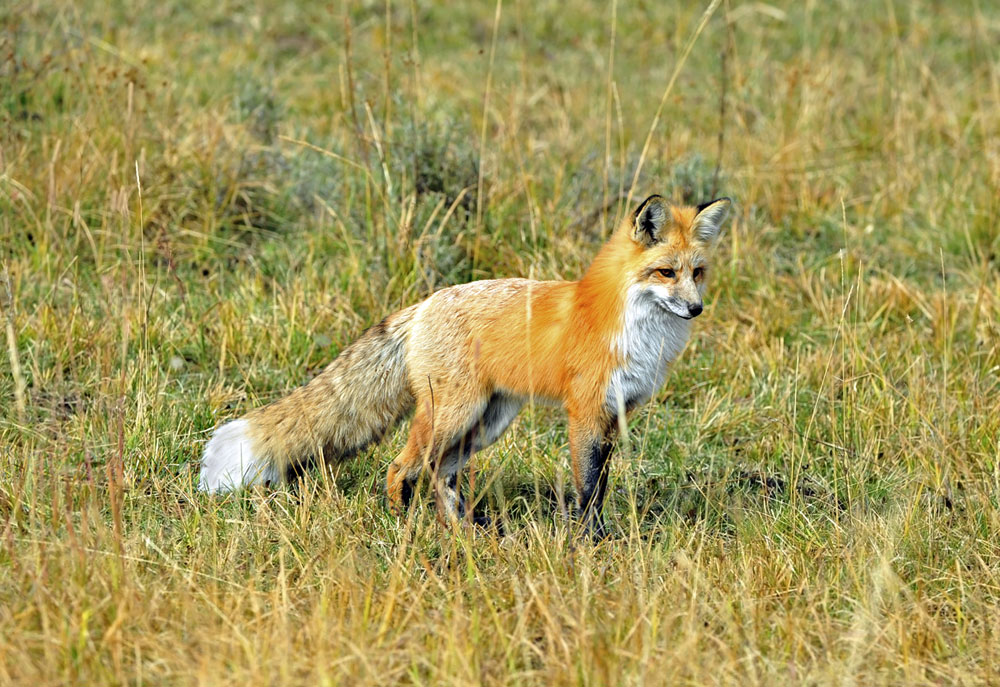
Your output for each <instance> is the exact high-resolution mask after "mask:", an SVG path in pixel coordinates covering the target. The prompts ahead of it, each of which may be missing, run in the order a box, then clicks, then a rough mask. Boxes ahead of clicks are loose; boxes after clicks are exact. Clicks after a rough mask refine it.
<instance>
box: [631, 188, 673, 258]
mask: <svg viewBox="0 0 1000 687" xmlns="http://www.w3.org/2000/svg"><path fill="white" fill-rule="evenodd" d="M666 223H667V202H666V201H665V200H663V197H662V196H650V197H649V198H647V199H646V200H644V201H642V203H641V204H640V205H639V207H637V208H636V209H635V212H633V213H632V240H634V241H635V242H636V243H638V244H639V245H640V246H644V247H646V248H649V247H650V246H652V245H653V244H655V243H659V241H660V237H661V236H662V233H663V225H665V224H666Z"/></svg>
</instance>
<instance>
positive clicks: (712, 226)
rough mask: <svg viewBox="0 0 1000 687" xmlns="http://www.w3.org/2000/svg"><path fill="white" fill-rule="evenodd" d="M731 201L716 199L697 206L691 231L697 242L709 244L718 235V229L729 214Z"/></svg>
mask: <svg viewBox="0 0 1000 687" xmlns="http://www.w3.org/2000/svg"><path fill="white" fill-rule="evenodd" d="M732 204H733V201H731V200H730V199H729V198H716V199H715V200H712V201H709V202H707V203H702V204H701V205H699V206H698V214H697V215H695V216H694V222H693V223H692V224H691V230H692V231H693V232H694V235H695V236H697V237H698V239H699V240H701V241H704V242H705V243H711V242H712V241H714V240H715V237H716V236H718V235H719V229H720V228H721V227H722V223H723V222H724V221H725V220H726V216H727V215H728V214H729V208H730V207H731V206H732Z"/></svg>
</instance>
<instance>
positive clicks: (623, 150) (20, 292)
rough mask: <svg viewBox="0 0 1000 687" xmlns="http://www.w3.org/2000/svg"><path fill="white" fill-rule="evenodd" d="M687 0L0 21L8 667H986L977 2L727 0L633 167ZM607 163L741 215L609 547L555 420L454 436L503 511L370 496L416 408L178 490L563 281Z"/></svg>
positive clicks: (992, 321) (468, 680) (989, 514)
mask: <svg viewBox="0 0 1000 687" xmlns="http://www.w3.org/2000/svg"><path fill="white" fill-rule="evenodd" d="M425 4H426V3H425ZM703 9H704V8H703V7H700V8H699V7H686V8H685V7H684V4H683V3H677V6H670V4H668V3H642V4H638V5H635V4H632V3H628V4H625V3H621V4H618V5H614V6H613V5H605V4H603V3H586V2H584V1H583V0H572V2H569V3H555V2H539V3H529V2H523V1H520V0H519V1H516V2H507V3H504V4H503V5H502V7H500V6H490V5H484V4H477V3H467V4H463V5H461V6H452V5H451V4H449V5H444V4H433V5H432V6H428V7H419V6H418V5H417V4H416V3H401V4H371V3H356V4H351V5H348V6H341V5H337V4H325V3H306V2H286V3H241V2H225V3H221V4H217V5H216V4H212V3H199V2H181V1H180V0H167V1H166V2H159V3H147V2H136V3H125V4H120V3H99V2H90V1H87V2H81V3H75V4H74V3H45V2H36V1H34V0H14V2H13V5H5V6H4V7H3V8H2V9H0V260H2V268H3V274H2V275H0V277H2V279H0V281H2V283H0V306H2V323H3V327H4V329H5V332H6V333H5V335H4V336H5V342H6V343H7V345H6V346H4V351H5V354H4V355H2V356H0V682H2V683H6V684H36V685H48V684H130V685H139V684H217V683H218V684H309V685H312V684H318V683H319V684H339V683H343V684H379V685H382V684H394V683H406V684H409V683H414V684H427V685H437V684H476V683H486V684H549V685H562V684H594V685H599V684H710V683H711V684H715V683H724V684H762V685H773V684H796V685H798V684H906V685H913V684H933V685H939V684H985V683H992V682H996V681H997V680H998V679H1000V678H998V677H997V672H998V666H1000V650H998V648H997V647H1000V573H998V571H1000V545H998V541H1000V444H998V436H1000V231H998V229H1000V227H998V219H997V218H998V216H1000V62H998V60H1000V53H998V51H997V47H996V46H997V45H998V44H1000V12H998V11H997V8H996V6H995V4H994V3H989V2H978V3H977V2H971V3H952V4H941V3H929V2H915V3H901V2H900V3H894V2H892V1H891V0H890V1H888V2H886V3H875V4H866V3H846V2H841V3H787V4H782V5H777V6H776V5H766V4H761V3H739V2H735V1H733V0H729V1H727V2H723V3H721V5H720V6H719V7H718V8H717V9H716V10H715V12H714V13H713V15H712V17H711V19H710V20H709V22H708V23H707V24H706V26H705V28H704V30H703V31H702V32H701V33H700V35H698V36H697V41H696V42H695V43H694V47H693V50H692V51H691V53H690V56H689V58H688V59H687V61H686V62H685V63H684V64H683V65H682V68H681V69H680V71H679V75H678V78H677V81H676V83H675V85H674V87H673V89H672V90H671V91H670V93H669V94H668V96H667V98H666V100H665V102H664V108H663V111H662V115H661V118H660V120H659V123H658V124H657V126H656V128H655V129H654V130H653V131H652V135H651V138H650V143H651V145H650V147H649V149H648V152H647V154H646V155H645V156H643V155H642V152H641V151H642V149H643V145H644V142H645V141H646V137H647V134H649V132H650V127H651V124H652V123H653V121H654V115H655V113H656V111H657V106H658V105H659V103H660V100H661V96H663V93H664V89H665V87H666V86H667V83H668V82H669V80H670V78H671V75H672V74H673V73H674V70H675V69H676V68H677V67H678V64H679V58H680V57H681V56H682V54H683V51H684V47H685V46H686V45H687V44H688V41H689V40H690V39H691V37H692V36H693V35H694V34H695V33H696V30H697V28H698V24H699V20H700V18H701V16H702V11H703ZM497 18H498V19H499V23H498V24H497V23H495V22H496V19H497ZM494 37H495V38H494ZM723 56H724V57H723ZM720 135H721V139H720ZM307 144H308V145H307ZM638 167H641V169H640V171H639V174H638V175H637V183H636V185H635V188H634V189H631V184H632V181H633V178H635V177H636V169H637V168H638ZM630 189H631V190H633V191H634V195H635V196H638V197H639V198H641V197H644V196H645V195H646V194H649V193H653V192H659V193H664V194H666V195H668V196H671V197H673V198H674V199H676V200H684V201H691V200H694V201H702V200H706V199H707V196H709V195H711V194H712V193H713V192H715V193H716V194H717V195H729V196H731V197H733V198H734V199H736V202H737V207H736V211H735V217H734V219H733V221H731V222H730V223H729V224H728V226H727V228H726V230H725V232H724V235H723V238H722V240H721V242H720V245H719V248H718V251H717V254H716V257H715V265H714V271H713V273H714V276H713V281H712V284H711V285H710V293H709V296H708V299H707V309H706V313H705V315H704V316H703V317H701V318H699V320H698V321H697V323H696V326H695V334H694V336H693V338H692V341H691V344H690V345H689V346H688V348H687V350H686V351H685V353H684V354H683V356H682V357H681V358H680V359H679V360H678V362H677V363H676V365H675V366H674V368H673V370H672V371H671V373H670V375H669V377H668V381H667V384H666V387H665V388H664V390H663V391H662V393H660V394H659V395H658V396H657V397H656V398H655V399H654V400H653V401H652V402H651V403H650V404H649V405H648V406H647V407H645V408H642V409H641V410H639V411H638V412H637V413H636V414H635V417H634V420H633V422H632V423H631V427H630V433H629V437H628V441H627V442H626V444H627V445H626V446H625V447H623V449H622V450H621V451H619V452H618V454H617V456H618V457H617V458H616V459H615V460H614V467H613V479H612V490H611V495H610V498H609V502H608V504H607V508H606V514H607V516H608V519H609V521H610V522H611V523H613V524H614V530H615V532H616V534H615V536H614V537H612V538H611V539H609V540H607V541H604V542H602V543H600V544H598V545H596V546H595V545H591V544H589V543H588V542H585V541H580V540H577V539H576V538H574V537H573V536H572V534H571V532H570V529H571V523H570V522H568V521H567V519H566V510H567V507H568V506H567V504H569V503H572V492H571V487H570V483H571V480H570V479H569V473H568V448H567V445H566V444H567V441H566V431H565V426H564V424H563V421H562V416H561V413H560V412H558V411H556V410H554V409H550V408H538V409H535V410H533V411H530V412H526V413H524V414H523V415H522V416H521V418H520V419H519V421H518V422H517V423H516V424H515V426H514V428H513V429H512V430H511V431H510V432H508V434H507V435H505V436H504V438H503V439H502V440H501V441H500V442H498V443H497V445H496V446H495V447H493V448H491V449H489V450H488V451H485V452H483V453H482V454H481V455H480V456H478V457H477V459H476V461H475V463H474V471H475V482H476V484H475V488H476V493H477V495H478V496H481V497H482V499H483V503H484V504H485V507H486V508H487V509H488V510H490V511H491V512H492V513H494V514H497V515H499V516H500V517H501V519H502V520H503V521H504V525H505V528H506V531H507V536H506V537H504V538H503V539H494V538H491V537H488V536H472V535H471V534H470V533H468V532H452V531H446V530H442V529H440V528H439V527H438V525H437V524H436V522H435V519H434V515H433V508H431V507H430V506H429V504H424V505H423V506H422V507H420V508H417V509H416V510H414V511H413V513H412V515H411V516H410V517H409V518H408V519H406V520H399V519H397V518H395V517H393V516H392V515H390V514H389V513H388V511H387V509H386V505H385V500H384V495H383V484H382V482H383V476H384V471H385V468H386V467H387V465H388V462H389V461H390V460H391V459H392V457H393V456H394V454H395V452H396V451H398V450H399V448H400V446H401V443H402V441H403V437H404V436H405V434H404V433H403V430H401V431H400V432H397V433H396V434H394V435H393V436H392V437H391V438H390V439H389V440H388V441H386V442H385V443H384V444H383V445H382V446H380V447H378V448H376V449H374V450H372V451H370V452H367V453H366V454H364V455H362V456H360V457H358V458H356V459H355V460H353V461H352V462H350V463H346V464H344V465H342V466H340V467H339V468H338V469H336V470H335V471H333V473H332V474H324V473H320V472H318V471H317V472H313V473H310V474H309V475H308V476H307V478H306V480H305V481H304V482H303V483H302V484H301V486H300V488H299V489H298V490H294V489H287V488H281V489H277V490H272V491H269V492H253V493H248V494H242V495H238V496H235V497H230V498H226V499H219V498H210V497H207V496H205V495H203V494H200V493H198V492H197V491H195V488H194V486H195V483H196V478H197V471H198V460H199V457H200V451H201V446H202V443H203V441H204V440H205V439H206V438H207V437H208V434H209V432H210V431H211V429H212V428H213V427H214V426H215V425H216V423H218V422H220V421H222V420H225V419H228V418H231V417H235V416H238V415H239V414H241V413H242V412H244V411H246V410H248V409H250V408H252V407H255V406H257V405H259V404H261V403H264V402H266V401H269V400H272V399H274V398H277V397H279V396H281V395H282V394H284V393H286V392H287V391H288V390H290V389H291V388H294V387H295V386H297V385H299V384H301V383H303V382H305V381H306V380H308V379H309V378H311V376H312V375H313V374H315V373H316V371H318V370H319V369H321V367H322V366H323V365H324V364H325V363H326V362H328V361H329V360H330V359H331V358H332V357H333V356H335V355H336V353H337V351H339V350H340V349H341V348H342V347H343V346H345V345H346V344H347V343H349V342H350V341H351V340H352V339H353V338H354V337H356V336H357V335H358V334H359V333H360V332H361V331H362V330H363V329H364V328H365V327H366V326H368V325H370V324H371V323H373V322H376V321H378V320H379V319H380V318H381V317H383V316H384V315H386V314H388V313H389V312H391V311H393V310H395V309H398V308H400V307H402V306H404V305H408V304H410V303H413V302H416V301H418V300H419V299H421V298H423V297H425V296H426V295H428V294H429V293H431V292H432V291H433V290H435V289H437V288H440V287H442V286H444V285H448V284H453V283H460V282H464V281H469V280H472V279H477V278H483V277H491V276H534V277H536V278H565V279H571V278H575V277H576V276H578V275H579V274H580V273H581V271H582V270H583V269H584V268H585V267H586V265H587V263H588V260H589V259H590V258H591V257H592V256H593V254H594V253H595V251H596V250H597V248H598V247H599V246H600V243H601V241H602V240H603V239H604V238H605V237H606V236H607V235H608V232H609V231H610V229H611V227H612V226H613V225H614V222H615V219H616V217H619V216H621V213H623V212H624V211H626V210H627V209H628V208H627V207H626V205H625V196H626V195H627V194H628V193H629V191H630Z"/></svg>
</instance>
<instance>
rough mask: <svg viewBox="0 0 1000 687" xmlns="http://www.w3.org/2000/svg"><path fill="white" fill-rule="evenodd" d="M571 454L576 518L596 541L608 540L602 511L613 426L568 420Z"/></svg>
mask: <svg viewBox="0 0 1000 687" xmlns="http://www.w3.org/2000/svg"><path fill="white" fill-rule="evenodd" d="M569 432H570V452H571V453H572V455H573V481H574V482H575V483H576V495H577V516H578V518H579V519H580V523H581V524H582V525H583V527H584V529H585V530H586V531H587V532H589V533H590V535H591V536H592V537H593V538H594V539H595V540H598V539H603V538H604V537H606V536H607V530H606V529H605V527H604V519H603V518H602V516H601V509H602V508H603V507H604V496H605V492H606V491H607V488H608V467H609V464H610V461H609V458H610V457H611V451H612V450H613V449H614V436H615V432H614V424H613V423H612V422H611V421H610V420H608V419H607V418H600V419H598V420H596V421H594V420H591V421H587V420H585V419H583V418H574V417H573V416H570V430H569Z"/></svg>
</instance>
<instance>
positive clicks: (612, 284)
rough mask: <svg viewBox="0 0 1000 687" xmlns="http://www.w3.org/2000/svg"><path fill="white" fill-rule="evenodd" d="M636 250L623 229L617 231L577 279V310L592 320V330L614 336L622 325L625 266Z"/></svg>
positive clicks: (624, 297)
mask: <svg viewBox="0 0 1000 687" xmlns="http://www.w3.org/2000/svg"><path fill="white" fill-rule="evenodd" d="M637 252H639V248H638V246H636V244H635V243H634V242H633V241H631V240H630V239H629V238H628V236H627V234H625V233H624V232H622V231H618V232H616V233H615V234H614V235H613V236H612V237H611V238H610V239H609V240H608V242H607V243H605V244H604V246H603V247H602V248H601V250H600V252H598V254H597V256H596V257H595V258H594V261H593V262H591V263H590V267H589V268H588V269H587V271H586V273H585V274H584V275H583V277H582V278H581V279H580V281H579V282H577V286H576V303H575V305H576V310H577V311H578V313H580V314H584V313H585V314H586V316H585V317H583V318H581V319H583V320H592V326H593V327H594V328H595V330H597V331H599V332H600V333H602V334H605V335H606V336H607V337H609V338H613V337H614V336H615V335H616V334H617V332H618V331H619V330H620V329H621V323H622V321H623V318H624V315H625V306H626V300H627V296H628V283H627V282H628V279H627V278H626V269H627V265H628V263H629V260H630V259H632V258H634V257H635V254H636V253H637Z"/></svg>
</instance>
